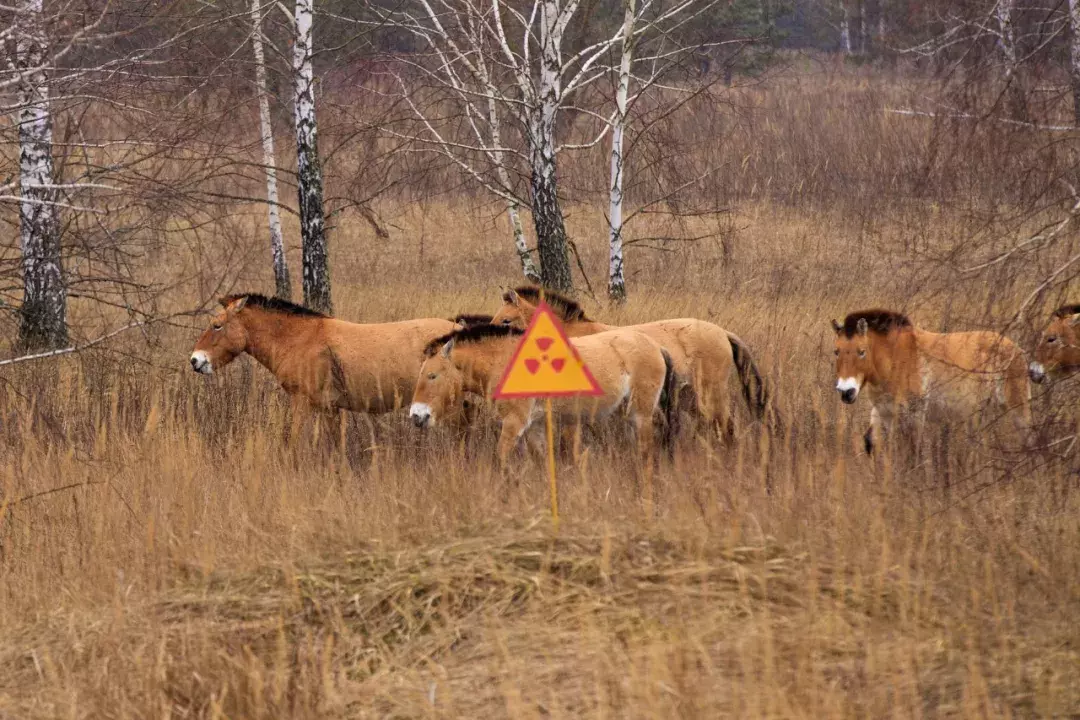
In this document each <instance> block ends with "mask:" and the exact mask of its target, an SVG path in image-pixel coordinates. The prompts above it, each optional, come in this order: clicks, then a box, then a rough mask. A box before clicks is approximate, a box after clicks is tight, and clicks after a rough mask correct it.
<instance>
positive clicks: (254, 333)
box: [240, 308, 322, 375]
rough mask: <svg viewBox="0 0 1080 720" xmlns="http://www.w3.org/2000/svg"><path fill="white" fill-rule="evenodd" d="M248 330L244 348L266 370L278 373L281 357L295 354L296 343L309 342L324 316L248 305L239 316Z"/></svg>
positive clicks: (303, 343)
mask: <svg viewBox="0 0 1080 720" xmlns="http://www.w3.org/2000/svg"><path fill="white" fill-rule="evenodd" d="M240 317H241V318H242V319H243V322H244V328H245V329H246V330H247V335H248V344H247V348H245V351H246V352H247V354H248V355H251V357H253V358H255V360H257V361H258V362H259V363H260V364H261V365H263V366H264V367H266V369H267V370H269V371H270V372H272V373H274V375H277V374H278V372H279V371H280V370H281V367H282V360H283V359H284V358H285V357H287V356H293V357H295V349H296V347H297V345H301V346H303V345H307V344H309V343H310V341H311V335H312V334H314V333H315V332H316V331H317V330H318V327H319V326H320V325H321V322H322V319H321V318H314V317H311V318H307V317H304V318H302V317H295V316H293V315H287V314H285V313H276V312H266V311H263V310H260V309H258V308H248V309H246V310H245V311H244V313H243V314H242V315H241V316H240Z"/></svg>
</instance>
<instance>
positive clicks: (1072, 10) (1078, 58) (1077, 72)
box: [1069, 0, 1080, 127]
mask: <svg viewBox="0 0 1080 720" xmlns="http://www.w3.org/2000/svg"><path fill="white" fill-rule="evenodd" d="M1069 79H1070V80H1071V81H1072V82H1071V84H1072V94H1073V124H1074V125H1076V126H1078V127H1080V0H1069Z"/></svg>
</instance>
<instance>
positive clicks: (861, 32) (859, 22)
mask: <svg viewBox="0 0 1080 720" xmlns="http://www.w3.org/2000/svg"><path fill="white" fill-rule="evenodd" d="M865 21H866V13H865V12H863V3H862V0H855V17H853V18H852V28H851V30H852V38H851V42H852V45H853V46H854V50H855V53H856V54H857V55H865V54H866V22H865Z"/></svg>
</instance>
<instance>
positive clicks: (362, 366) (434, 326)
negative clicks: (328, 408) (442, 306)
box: [322, 318, 456, 412]
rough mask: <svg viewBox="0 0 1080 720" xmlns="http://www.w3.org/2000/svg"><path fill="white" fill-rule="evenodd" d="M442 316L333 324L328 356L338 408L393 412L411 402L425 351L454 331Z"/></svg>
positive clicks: (328, 337) (327, 335) (329, 323)
mask: <svg viewBox="0 0 1080 720" xmlns="http://www.w3.org/2000/svg"><path fill="white" fill-rule="evenodd" d="M455 327H456V325H455V324H454V323H453V322H452V321H450V320H445V319H443V318H421V319H418V320H405V321H401V322H391V323H369V324H361V323H350V322H346V321H344V320H328V321H327V326H326V327H325V328H324V332H323V341H324V344H325V347H324V349H323V353H322V354H323V358H324V361H325V362H328V363H329V364H330V370H331V371H332V372H330V373H328V374H327V377H328V379H332V381H333V382H334V388H335V391H336V394H337V395H338V396H339V398H340V399H339V401H338V404H339V406H342V407H346V408H348V409H350V410H356V411H366V412H388V411H390V410H393V409H395V408H396V407H398V406H400V405H402V404H404V403H406V402H408V400H409V398H411V397H412V393H413V389H414V387H415V385H416V379H417V377H418V376H419V374H420V366H421V365H422V364H423V359H424V355H423V353H424V348H425V347H426V346H427V344H428V343H429V342H431V341H432V340H434V339H435V338H438V337H441V336H442V335H445V334H447V333H449V332H452V331H453V330H454V329H455Z"/></svg>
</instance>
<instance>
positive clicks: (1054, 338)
mask: <svg viewBox="0 0 1080 720" xmlns="http://www.w3.org/2000/svg"><path fill="white" fill-rule="evenodd" d="M1046 342H1047V343H1056V342H1057V337H1056V336H1054V335H1051V336H1050V337H1048V338H1046Z"/></svg>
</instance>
